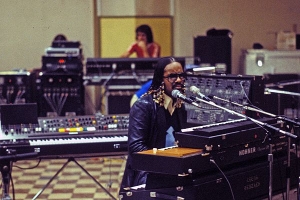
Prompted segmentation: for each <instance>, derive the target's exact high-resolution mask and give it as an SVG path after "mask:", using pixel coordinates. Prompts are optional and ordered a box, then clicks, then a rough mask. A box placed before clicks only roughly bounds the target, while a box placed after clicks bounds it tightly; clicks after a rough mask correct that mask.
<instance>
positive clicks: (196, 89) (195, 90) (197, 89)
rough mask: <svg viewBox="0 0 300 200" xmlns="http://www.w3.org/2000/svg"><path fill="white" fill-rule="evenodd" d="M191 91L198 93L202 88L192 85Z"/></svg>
mask: <svg viewBox="0 0 300 200" xmlns="http://www.w3.org/2000/svg"><path fill="white" fill-rule="evenodd" d="M190 91H191V92H193V93H197V92H199V91H200V90H199V88H197V87H196V86H194V85H192V86H191V87H190Z"/></svg>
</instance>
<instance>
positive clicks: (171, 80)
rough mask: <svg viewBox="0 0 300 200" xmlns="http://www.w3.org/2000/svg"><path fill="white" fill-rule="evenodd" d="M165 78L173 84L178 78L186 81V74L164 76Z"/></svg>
mask: <svg viewBox="0 0 300 200" xmlns="http://www.w3.org/2000/svg"><path fill="white" fill-rule="evenodd" d="M164 78H167V79H168V81H169V82H171V83H173V82H175V81H176V80H177V79H178V78H180V79H181V80H185V79H186V73H180V74H169V75H168V76H164Z"/></svg>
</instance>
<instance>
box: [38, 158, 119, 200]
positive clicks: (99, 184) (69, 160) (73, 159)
mask: <svg viewBox="0 0 300 200" xmlns="http://www.w3.org/2000/svg"><path fill="white" fill-rule="evenodd" d="M71 161H73V162H74V163H75V164H76V165H78V166H79V167H80V168H81V169H82V170H83V171H84V172H85V173H86V174H87V175H88V176H89V177H90V178H91V179H93V181H94V182H95V183H96V184H97V185H98V186H99V187H101V188H102V189H103V190H104V191H105V192H106V193H107V194H108V195H109V196H110V197H111V198H112V199H113V200H117V199H116V198H115V197H114V196H113V195H112V194H111V193H110V192H109V191H108V190H107V189H105V188H104V187H103V186H102V185H101V183H99V182H98V181H97V180H96V179H95V178H94V177H93V176H92V175H91V174H90V173H89V172H88V171H87V170H86V169H84V168H83V167H82V165H80V164H79V163H78V162H77V161H76V160H75V158H73V157H71V158H69V159H68V161H67V162H66V163H65V164H63V166H62V167H61V168H60V169H59V170H58V171H57V172H56V174H54V176H53V177H52V178H51V179H50V180H49V181H48V182H47V184H46V185H45V186H44V187H43V188H42V189H41V190H40V191H39V192H38V193H37V194H36V195H35V196H34V197H33V198H32V200H34V199H36V198H37V197H38V196H39V195H40V194H41V193H42V192H43V191H44V190H45V189H46V188H47V187H48V186H49V184H50V183H51V182H52V181H53V180H54V179H55V178H56V177H57V175H58V174H59V173H60V172H61V171H62V170H63V169H64V168H65V167H66V166H67V165H68V164H69V163H70V162H71Z"/></svg>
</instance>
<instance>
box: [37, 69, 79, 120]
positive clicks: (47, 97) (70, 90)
mask: <svg viewBox="0 0 300 200" xmlns="http://www.w3.org/2000/svg"><path fill="white" fill-rule="evenodd" d="M36 88H37V97H36V98H37V103H38V109H39V112H38V113H39V117H46V116H52V115H54V116H65V115H69V114H70V115H83V114H84V87H83V79H82V74H81V73H78V74H69V73H41V74H40V75H39V76H38V77H37V78H36Z"/></svg>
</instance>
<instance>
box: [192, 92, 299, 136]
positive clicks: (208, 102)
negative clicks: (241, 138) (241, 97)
mask: <svg viewBox="0 0 300 200" xmlns="http://www.w3.org/2000/svg"><path fill="white" fill-rule="evenodd" d="M192 99H196V100H197V101H198V102H199V101H200V102H203V103H206V104H209V105H211V106H214V107H217V108H220V109H222V110H225V111H226V112H229V113H231V114H234V115H237V116H240V117H242V118H244V119H247V120H251V121H252V122H254V123H256V124H259V125H261V126H263V127H266V128H269V129H272V130H274V131H276V132H279V133H281V134H284V135H287V136H289V137H291V138H297V136H296V135H294V134H291V133H289V132H286V131H283V130H281V129H279V128H276V127H274V126H272V125H269V124H267V123H263V122H261V121H258V120H256V119H253V118H251V117H248V116H246V115H243V114H241V113H238V112H235V111H233V110H229V109H227V108H224V107H222V106H219V105H217V104H215V103H214V102H212V101H206V100H203V99H200V98H197V97H192ZM193 103H194V104H192V105H194V106H196V107H198V108H201V107H200V105H199V104H197V103H195V102H193ZM195 104H197V105H195Z"/></svg>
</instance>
